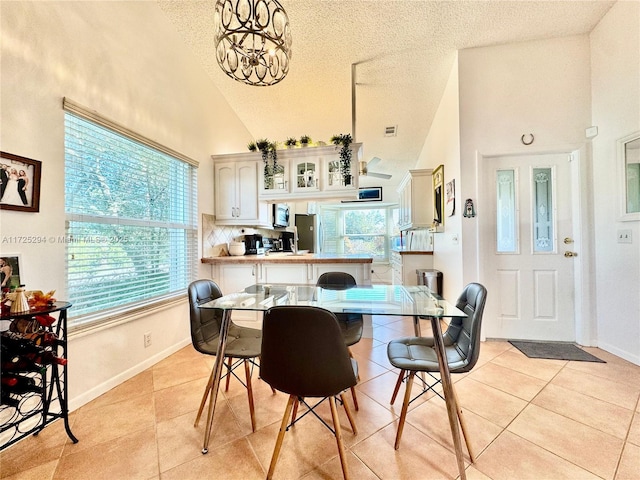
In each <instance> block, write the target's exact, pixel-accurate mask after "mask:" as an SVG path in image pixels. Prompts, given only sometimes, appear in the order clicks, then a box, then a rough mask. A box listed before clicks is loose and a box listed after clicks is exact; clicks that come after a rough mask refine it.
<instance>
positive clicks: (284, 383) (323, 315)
mask: <svg viewBox="0 0 640 480" xmlns="http://www.w3.org/2000/svg"><path fill="white" fill-rule="evenodd" d="M356 376H357V363H356V361H355V360H354V359H352V358H350V357H349V352H347V346H346V345H345V343H344V340H343V336H342V332H341V330H340V327H339V326H338V322H337V320H336V317H335V315H334V314H333V313H331V312H329V311H328V310H324V309H321V308H318V307H309V306H279V307H272V308H270V309H269V310H267V311H266V312H265V314H264V319H263V322H262V356H261V360H260V377H261V378H262V380H264V381H265V382H267V383H268V384H269V385H271V386H272V387H273V388H275V389H276V390H280V391H281V392H284V393H287V394H289V400H288V402H287V406H286V408H285V411H284V415H283V417H282V423H281V425H280V431H279V433H278V438H277V440H276V444H275V448H274V450H273V456H272V457H271V464H270V465H269V472H268V474H267V478H268V479H269V478H272V477H273V473H274V471H275V468H276V463H277V461H278V456H279V455H280V450H281V447H282V442H283V440H284V434H285V432H286V431H287V430H288V429H289V427H291V426H292V425H294V424H295V423H296V422H298V421H300V420H301V419H302V418H303V417H304V416H305V415H307V414H308V413H312V414H313V415H314V416H315V417H316V418H318V419H319V420H320V421H321V422H322V423H323V424H324V425H325V426H326V427H327V428H329V429H330V430H331V431H332V433H333V434H334V435H335V437H336V442H337V444H338V454H339V456H340V463H341V464H342V473H343V475H344V478H345V480H347V479H348V478H349V470H348V468H347V460H346V453H345V449H344V444H343V442H342V432H341V429H340V420H339V417H338V411H337V407H336V397H339V398H340V401H341V403H342V405H343V406H344V409H345V412H346V414H347V418H348V419H349V423H350V424H351V429H352V431H353V433H354V434H357V429H356V425H355V422H354V420H353V417H352V415H351V412H350V410H349V406H348V405H347V403H346V401H345V398H344V392H345V391H346V390H348V389H349V388H351V387H352V386H354V385H355V384H356ZM307 398H320V401H318V402H317V403H315V404H314V405H313V406H311V405H309V404H308V403H307V401H306V399H307ZM324 400H328V401H329V406H330V408H331V417H332V421H333V428H331V426H329V424H328V423H327V422H325V420H324V419H322V418H321V417H320V416H319V415H318V414H317V413H316V412H315V411H314V408H315V407H317V406H318V405H320V404H321V403H322V402H323V401H324ZM298 402H300V403H303V404H304V405H305V406H306V407H307V408H308V410H307V411H306V412H305V413H304V415H302V416H300V417H299V418H297V419H295V420H293V421H292V423H291V424H289V415H290V414H291V411H292V409H293V407H294V404H297V403H298Z"/></svg>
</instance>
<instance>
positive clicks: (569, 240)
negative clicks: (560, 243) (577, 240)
mask: <svg viewBox="0 0 640 480" xmlns="http://www.w3.org/2000/svg"><path fill="white" fill-rule="evenodd" d="M564 243H565V245H569V244H570V243H573V238H570V237H565V239H564Z"/></svg>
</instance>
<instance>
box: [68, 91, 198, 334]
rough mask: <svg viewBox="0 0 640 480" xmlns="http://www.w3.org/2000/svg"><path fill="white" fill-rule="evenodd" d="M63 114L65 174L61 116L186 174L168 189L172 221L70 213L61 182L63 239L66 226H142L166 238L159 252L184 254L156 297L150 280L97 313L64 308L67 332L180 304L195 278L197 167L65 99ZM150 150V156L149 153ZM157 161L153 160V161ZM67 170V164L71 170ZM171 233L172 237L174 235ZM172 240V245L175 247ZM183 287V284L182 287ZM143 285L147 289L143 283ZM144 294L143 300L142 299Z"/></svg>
mask: <svg viewBox="0 0 640 480" xmlns="http://www.w3.org/2000/svg"><path fill="white" fill-rule="evenodd" d="M63 110H64V112H65V175H66V174H67V171H68V170H67V169H68V168H70V167H69V165H68V164H67V162H68V161H69V159H68V158H67V114H69V115H70V116H73V117H77V118H79V119H81V120H83V121H85V122H89V123H90V124H91V125H93V126H96V127H99V128H102V129H105V130H107V131H110V132H111V133H112V134H117V135H119V136H121V137H124V138H125V139H126V140H128V141H132V142H135V143H137V144H140V146H141V149H150V150H148V151H149V152H150V153H149V154H150V155H156V156H158V153H160V154H163V155H159V157H160V158H162V157H163V156H164V157H170V158H167V162H168V163H167V165H176V164H175V163H171V162H175V161H178V162H183V164H184V165H183V168H184V169H185V171H186V172H188V177H187V178H186V179H185V180H184V181H183V182H182V185H180V186H176V189H175V190H170V194H169V195H170V196H171V198H172V199H175V198H176V196H177V197H178V198H179V199H180V203H179V208H178V210H177V211H181V210H182V212H181V213H179V214H177V215H178V216H182V218H181V219H176V218H173V217H174V215H176V213H174V214H173V215H170V217H171V218H160V219H145V218H124V217H122V216H117V215H116V216H112V215H108V214H105V215H100V214H98V215H91V214H90V213H88V212H70V211H69V210H68V209H67V203H66V201H67V195H69V194H70V193H69V192H68V191H67V190H66V182H65V218H66V227H65V234H66V237H65V238H70V236H69V232H70V228H72V227H70V225H71V224H74V225H78V226H80V228H81V229H82V228H85V227H84V225H87V226H88V227H87V228H92V226H93V227H95V225H97V224H100V223H103V224H107V225H112V226H116V225H117V226H121V225H124V226H126V227H128V228H132V229H136V228H137V227H144V228H146V229H147V231H146V232H145V230H144V228H143V229H141V232H142V233H143V235H144V234H145V233H146V235H149V229H152V230H153V229H154V228H155V229H158V232H159V234H160V235H161V236H162V235H165V236H167V237H168V238H167V239H166V242H165V243H163V244H161V247H160V248H165V249H169V250H172V249H175V248H176V247H177V246H180V247H181V251H183V252H184V253H186V254H187V258H185V259H183V261H184V262H186V263H185V265H184V269H183V270H182V272H180V279H179V280H178V281H177V283H176V282H175V281H173V277H171V278H167V275H169V276H172V275H173V272H174V270H173V269H172V268H169V269H168V272H169V273H167V274H163V275H161V276H160V277H159V278H161V280H159V281H158V283H157V285H158V286H160V287H161V286H162V284H166V288H165V291H162V292H160V293H159V294H156V293H154V292H153V290H154V288H153V287H154V286H156V283H155V282H154V281H152V282H151V284H149V285H151V287H152V288H149V291H147V292H145V293H144V295H145V296H144V297H143V298H139V299H132V300H133V301H126V300H125V303H123V304H118V305H111V306H109V307H107V308H101V309H100V310H95V311H89V312H85V313H80V314H77V315H73V309H71V310H70V316H69V330H70V332H76V331H80V330H87V329H94V328H102V327H103V326H105V325H110V324H113V323H123V322H126V321H129V320H131V319H133V318H136V317H138V316H140V315H143V314H145V315H146V314H149V313H150V312H152V311H155V310H157V309H163V308H167V307H169V306H172V305H174V304H177V303H178V302H183V301H184V298H185V295H186V289H187V287H188V285H189V283H190V282H191V281H193V280H194V279H195V278H196V275H197V259H196V258H195V257H197V252H198V202H197V183H198V182H197V168H198V162H196V161H195V160H192V159H190V158H189V157H186V156H184V155H182V154H180V153H179V152H176V151H174V150H171V149H169V148H167V147H165V146H163V145H161V144H159V143H157V142H155V141H153V140H151V139H149V138H147V137H144V136H143V135H140V134H138V133H136V132H134V131H132V130H130V129H128V128H127V127H124V126H122V125H120V124H118V123H116V122H114V121H112V120H110V119H107V118H106V117H103V116H102V115H100V114H98V113H97V112H95V111H92V110H89V109H87V108H86V107H83V106H82V105H79V104H77V103H75V102H73V101H71V100H69V99H67V98H64V99H63ZM153 152H156V153H153ZM154 161H157V159H154ZM71 168H73V166H71ZM176 235H177V236H176ZM176 242H177V243H176ZM71 244H72V242H70V241H69V242H66V252H67V253H66V260H65V265H66V278H65V281H66V283H67V285H66V286H67V292H68V294H69V297H70V298H69V299H70V300H71V301H73V298H72V297H73V295H72V292H71V291H70V287H71V285H70V276H69V275H70V268H69V261H70V255H69V249H70V245H71ZM92 248H93V247H92V246H89V247H88V250H89V251H96V252H98V249H97V248H96V249H94V250H92ZM189 256H193V258H188V257H189ZM149 260H152V257H149ZM167 265H170V261H168V262H167ZM183 283H184V285H183ZM145 287H147V285H146V284H145ZM147 295H148V296H147Z"/></svg>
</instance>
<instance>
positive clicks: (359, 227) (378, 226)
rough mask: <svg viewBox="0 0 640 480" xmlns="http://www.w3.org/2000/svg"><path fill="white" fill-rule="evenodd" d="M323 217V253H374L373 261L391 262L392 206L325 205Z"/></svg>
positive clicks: (321, 213) (321, 210) (372, 254)
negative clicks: (352, 206) (353, 206)
mask: <svg viewBox="0 0 640 480" xmlns="http://www.w3.org/2000/svg"><path fill="white" fill-rule="evenodd" d="M320 217H321V218H320V222H321V249H322V250H321V251H322V252H324V253H347V254H353V253H360V254H366V255H371V256H372V257H373V260H374V262H383V261H388V259H389V244H390V233H389V232H390V231H391V229H392V225H391V222H392V213H391V209H390V207H379V206H376V207H369V208H366V207H365V208H362V207H360V208H349V207H339V206H323V207H321V209H320Z"/></svg>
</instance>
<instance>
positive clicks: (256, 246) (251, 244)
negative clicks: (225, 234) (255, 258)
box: [244, 234, 264, 255]
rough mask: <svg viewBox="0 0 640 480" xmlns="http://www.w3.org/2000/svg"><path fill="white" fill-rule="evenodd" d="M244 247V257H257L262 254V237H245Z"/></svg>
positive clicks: (255, 235)
mask: <svg viewBox="0 0 640 480" xmlns="http://www.w3.org/2000/svg"><path fill="white" fill-rule="evenodd" d="M244 247H245V253H244V254H245V255H257V254H260V253H264V248H262V235H258V234H254V235H245V236H244Z"/></svg>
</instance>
